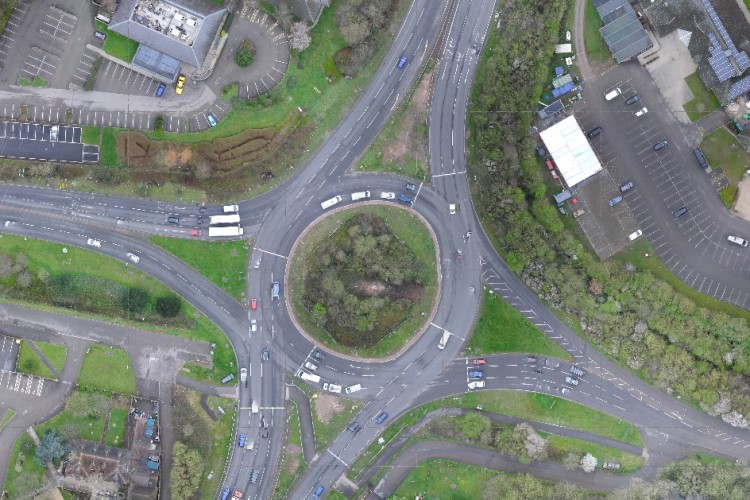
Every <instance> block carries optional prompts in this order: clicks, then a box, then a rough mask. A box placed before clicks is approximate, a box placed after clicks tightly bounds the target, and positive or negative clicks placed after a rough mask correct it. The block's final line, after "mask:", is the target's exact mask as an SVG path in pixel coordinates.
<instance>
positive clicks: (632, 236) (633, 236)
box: [628, 229, 643, 241]
mask: <svg viewBox="0 0 750 500" xmlns="http://www.w3.org/2000/svg"><path fill="white" fill-rule="evenodd" d="M642 234H643V231H641V230H640V229H636V230H635V231H633V232H632V233H630V234H629V235H628V239H629V240H630V241H635V240H637V239H638V238H640V236H641V235H642Z"/></svg>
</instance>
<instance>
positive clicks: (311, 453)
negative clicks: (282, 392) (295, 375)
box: [287, 385, 316, 464]
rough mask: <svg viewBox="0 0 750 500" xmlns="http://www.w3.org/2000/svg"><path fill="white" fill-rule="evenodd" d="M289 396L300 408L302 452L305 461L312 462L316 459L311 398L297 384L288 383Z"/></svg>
mask: <svg viewBox="0 0 750 500" xmlns="http://www.w3.org/2000/svg"><path fill="white" fill-rule="evenodd" d="M287 388H288V390H289V398H290V399H291V400H292V401H294V402H295V403H296V404H297V409H298V410H299V424H300V428H301V430H302V454H303V455H304V457H305V462H307V463H308V464H310V463H312V461H313V460H314V459H315V455H316V453H315V428H314V427H313V422H312V410H311V409H310V398H308V397H307V394H305V393H304V392H303V391H302V389H300V388H299V387H297V386H296V385H287Z"/></svg>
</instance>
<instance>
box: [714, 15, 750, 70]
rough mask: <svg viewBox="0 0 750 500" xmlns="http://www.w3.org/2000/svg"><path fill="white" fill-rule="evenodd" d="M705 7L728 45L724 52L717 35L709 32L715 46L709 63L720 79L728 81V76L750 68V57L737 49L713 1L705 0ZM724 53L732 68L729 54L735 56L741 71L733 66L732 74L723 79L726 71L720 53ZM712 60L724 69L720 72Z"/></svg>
mask: <svg viewBox="0 0 750 500" xmlns="http://www.w3.org/2000/svg"><path fill="white" fill-rule="evenodd" d="M703 7H705V9H706V12H708V17H710V18H711V22H713V23H714V27H716V31H718V32H719V34H720V35H721V38H722V39H723V40H724V44H725V45H726V46H727V52H723V51H722V49H721V46H720V45H719V43H718V40H717V39H716V37H715V36H712V35H711V34H709V35H708V36H709V39H710V40H711V44H712V45H713V46H714V50H713V51H712V55H711V59H709V63H710V64H711V67H712V68H713V69H714V72H716V76H717V77H718V78H719V80H720V81H722V82H723V81H726V80H727V78H731V77H732V76H739V75H741V74H742V73H743V72H744V71H745V70H746V69H747V68H750V57H748V56H747V54H746V53H745V52H744V51H741V50H737V47H735V45H734V42H733V41H732V39H731V38H730V37H729V33H728V32H727V29H726V28H725V27H724V23H722V22H721V19H719V15H718V14H717V13H716V11H715V10H714V6H713V5H711V2H710V1H709V0H703ZM719 53H722V54H723V55H722V57H723V58H724V59H727V61H726V63H727V64H728V65H729V66H730V68H731V62H730V61H729V60H728V56H729V55H731V56H733V57H734V62H735V63H736V64H737V67H738V68H739V72H736V71H735V70H734V68H732V74H731V75H730V76H729V77H727V78H724V79H723V80H722V76H721V75H723V74H725V73H724V71H726V70H725V69H724V68H723V66H724V65H723V63H721V62H719V59H720V58H719V56H718V54H719ZM712 60H715V61H716V63H717V66H718V67H719V68H721V69H720V71H722V73H721V74H720V73H719V71H717V69H716V68H717V66H715V65H714V62H712Z"/></svg>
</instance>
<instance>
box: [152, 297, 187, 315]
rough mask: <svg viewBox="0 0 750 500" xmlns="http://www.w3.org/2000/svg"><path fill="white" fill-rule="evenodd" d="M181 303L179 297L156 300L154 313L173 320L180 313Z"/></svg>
mask: <svg viewBox="0 0 750 500" xmlns="http://www.w3.org/2000/svg"><path fill="white" fill-rule="evenodd" d="M181 307H182V301H181V300H180V298H179V297H175V296H167V297H159V298H157V299H156V312H158V313H159V314H160V315H162V316H163V317H165V318H174V317H175V316H177V315H178V314H179V313H180V308H181Z"/></svg>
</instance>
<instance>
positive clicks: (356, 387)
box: [344, 384, 362, 394]
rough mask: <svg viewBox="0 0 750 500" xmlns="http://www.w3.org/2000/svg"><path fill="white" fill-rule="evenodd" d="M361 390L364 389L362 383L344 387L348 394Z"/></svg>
mask: <svg viewBox="0 0 750 500" xmlns="http://www.w3.org/2000/svg"><path fill="white" fill-rule="evenodd" d="M361 390H362V384H354V385H350V386H349V387H347V388H346V389H344V392H346V393H347V394H352V393H355V392H357V391H361Z"/></svg>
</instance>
